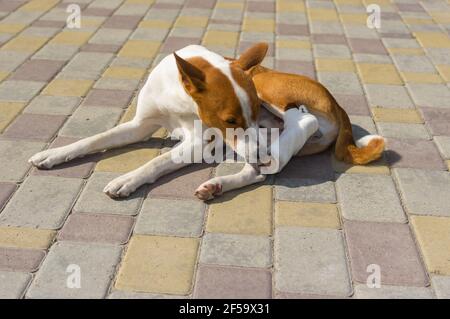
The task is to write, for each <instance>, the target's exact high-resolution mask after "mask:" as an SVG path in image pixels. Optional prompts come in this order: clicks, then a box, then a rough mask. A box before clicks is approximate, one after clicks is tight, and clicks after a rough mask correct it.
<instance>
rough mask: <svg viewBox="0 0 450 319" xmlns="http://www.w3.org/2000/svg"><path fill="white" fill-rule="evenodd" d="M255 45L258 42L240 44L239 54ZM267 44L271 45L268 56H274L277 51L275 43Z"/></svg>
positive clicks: (242, 42)
mask: <svg viewBox="0 0 450 319" xmlns="http://www.w3.org/2000/svg"><path fill="white" fill-rule="evenodd" d="M255 44H256V42H251V41H241V42H240V43H239V49H238V53H239V54H241V53H243V52H244V51H245V50H247V49H248V48H250V47H252V46H253V45H255ZM267 44H268V45H269V49H268V50H267V54H266V56H274V52H275V50H274V46H273V43H267Z"/></svg>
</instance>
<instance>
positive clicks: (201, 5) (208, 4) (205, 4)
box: [185, 0, 216, 9]
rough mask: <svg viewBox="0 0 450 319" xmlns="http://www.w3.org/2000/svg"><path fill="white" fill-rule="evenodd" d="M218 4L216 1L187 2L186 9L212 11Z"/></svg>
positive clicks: (188, 0) (189, 0)
mask: <svg viewBox="0 0 450 319" xmlns="http://www.w3.org/2000/svg"><path fill="white" fill-rule="evenodd" d="M215 4H216V0H187V2H186V4H185V6H186V8H197V9H212V8H214V5H215Z"/></svg>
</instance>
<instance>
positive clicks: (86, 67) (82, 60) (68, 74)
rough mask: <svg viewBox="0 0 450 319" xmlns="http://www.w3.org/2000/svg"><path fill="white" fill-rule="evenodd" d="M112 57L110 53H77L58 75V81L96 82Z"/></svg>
mask: <svg viewBox="0 0 450 319" xmlns="http://www.w3.org/2000/svg"><path fill="white" fill-rule="evenodd" d="M113 57H114V55H113V54H111V53H99V52H79V53H78V54H77V55H75V56H74V57H73V58H72V59H71V61H70V62H69V63H68V64H67V65H66V67H65V68H64V69H63V71H62V72H61V73H60V74H59V75H58V79H61V80H78V81H82V80H96V79H97V78H99V77H100V75H101V74H102V73H103V70H104V69H105V68H106V67H107V66H108V64H109V63H110V61H111V60H112V58H113ZM79 83H82V82H79ZM86 83H87V82H86ZM80 90H81V88H80Z"/></svg>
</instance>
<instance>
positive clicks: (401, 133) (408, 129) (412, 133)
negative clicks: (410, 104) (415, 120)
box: [377, 122, 431, 140]
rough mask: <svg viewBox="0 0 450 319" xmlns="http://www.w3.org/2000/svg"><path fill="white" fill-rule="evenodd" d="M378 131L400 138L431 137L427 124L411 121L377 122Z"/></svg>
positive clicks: (386, 135) (387, 135) (383, 134)
mask: <svg viewBox="0 0 450 319" xmlns="http://www.w3.org/2000/svg"><path fill="white" fill-rule="evenodd" d="M377 127H378V131H379V132H380V133H381V135H382V136H384V137H392V138H400V139H427V140H429V139H431V136H430V134H429V133H428V131H427V129H426V127H425V125H423V124H410V123H388V122H379V123H377Z"/></svg>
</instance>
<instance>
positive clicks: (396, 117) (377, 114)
mask: <svg viewBox="0 0 450 319" xmlns="http://www.w3.org/2000/svg"><path fill="white" fill-rule="evenodd" d="M372 113H373V118H374V120H375V121H377V122H395V123H416V124H422V123H423V120H422V117H421V116H420V114H419V112H417V111H416V110H415V109H411V110H409V109H407V110H405V109H402V108H382V107H374V108H372Z"/></svg>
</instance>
